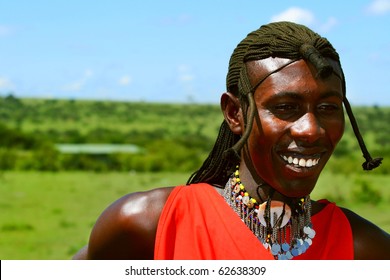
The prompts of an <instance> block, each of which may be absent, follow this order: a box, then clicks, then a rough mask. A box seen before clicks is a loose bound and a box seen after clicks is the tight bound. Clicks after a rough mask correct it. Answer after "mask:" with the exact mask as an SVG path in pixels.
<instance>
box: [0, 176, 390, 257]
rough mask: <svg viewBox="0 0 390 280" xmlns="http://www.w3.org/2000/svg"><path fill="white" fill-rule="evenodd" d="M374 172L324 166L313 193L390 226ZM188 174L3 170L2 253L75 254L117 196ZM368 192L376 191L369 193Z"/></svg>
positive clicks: (385, 193) (381, 183)
mask: <svg viewBox="0 0 390 280" xmlns="http://www.w3.org/2000/svg"><path fill="white" fill-rule="evenodd" d="M371 174H373V173H371ZM371 174H369V173H367V174H364V175H355V174H353V175H350V176H348V177H347V176H344V175H337V176H336V175H334V174H330V173H327V172H324V173H323V175H322V177H321V178H320V181H319V183H318V185H317V187H316V189H315V191H314V192H313V195H312V197H313V198H314V199H318V198H322V197H324V196H325V197H328V198H329V199H330V200H336V201H337V202H338V203H340V204H341V205H344V206H347V207H349V208H351V209H352V210H354V211H355V212H357V213H359V214H360V215H362V216H363V217H365V218H367V219H369V220H371V221H373V222H375V223H377V224H378V225H380V226H381V227H382V228H383V229H385V230H386V231H390V217H389V212H390V206H389V205H390V203H389V202H390V188H389V187H388V185H389V183H390V178H389V177H388V176H385V175H371ZM188 175H189V174H183V173H93V172H59V173H50V172H47V173H39V172H17V171H12V172H11V171H10V172H3V173H0V259H3V260H4V259H19V260H32V259H36V260H58V259H60V260H62V259H70V258H71V257H72V255H73V254H74V253H75V252H76V251H77V250H78V249H79V248H81V247H82V246H83V245H85V244H86V242H87V241H88V236H89V233H90V230H91V228H92V226H93V224H94V222H95V220H96V218H97V217H98V215H99V214H100V213H101V212H102V211H103V210H104V209H105V208H106V207H107V206H108V205H109V204H110V203H111V202H113V201H114V200H116V199H118V198H119V197H120V196H122V195H124V194H127V193H129V192H134V191H141V190H146V189H150V188H154V187H161V186H169V185H177V184H181V183H183V182H186V180H187V177H188ZM367 182H369V184H368V188H367V186H366V185H367V184H366V183H367ZM364 186H366V188H365V187H364ZM361 188H365V189H364V190H365V192H362V191H361V190H360V189H361ZM366 192H368V194H370V195H369V196H366V197H365V196H364V193H366ZM372 197H373V198H374V199H372Z"/></svg>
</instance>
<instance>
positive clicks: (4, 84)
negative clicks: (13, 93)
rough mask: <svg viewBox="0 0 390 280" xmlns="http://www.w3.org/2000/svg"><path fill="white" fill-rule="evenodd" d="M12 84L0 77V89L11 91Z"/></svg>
mask: <svg viewBox="0 0 390 280" xmlns="http://www.w3.org/2000/svg"><path fill="white" fill-rule="evenodd" d="M13 88H14V85H13V83H12V82H11V81H10V80H9V79H8V78H6V77H0V89H7V90H10V89H13Z"/></svg>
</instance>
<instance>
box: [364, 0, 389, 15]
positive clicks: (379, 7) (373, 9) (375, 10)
mask: <svg viewBox="0 0 390 280" xmlns="http://www.w3.org/2000/svg"><path fill="white" fill-rule="evenodd" d="M367 11H368V12H369V13H370V14H374V15H383V14H386V13H388V12H390V0H374V1H373V2H371V4H370V5H369V6H368V8H367Z"/></svg>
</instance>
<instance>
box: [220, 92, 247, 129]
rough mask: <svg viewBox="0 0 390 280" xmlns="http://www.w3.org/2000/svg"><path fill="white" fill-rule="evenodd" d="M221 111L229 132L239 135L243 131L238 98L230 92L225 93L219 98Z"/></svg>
mask: <svg viewBox="0 0 390 280" xmlns="http://www.w3.org/2000/svg"><path fill="white" fill-rule="evenodd" d="M221 109H222V112H223V116H224V118H225V121H226V123H227V124H228V125H229V127H230V130H231V131H232V132H233V133H234V134H238V135H241V134H242V132H243V131H244V130H243V127H244V126H243V124H244V119H243V117H242V110H241V104H240V101H239V100H238V98H237V97H236V96H235V95H234V94H232V93H230V92H225V93H224V94H222V96H221Z"/></svg>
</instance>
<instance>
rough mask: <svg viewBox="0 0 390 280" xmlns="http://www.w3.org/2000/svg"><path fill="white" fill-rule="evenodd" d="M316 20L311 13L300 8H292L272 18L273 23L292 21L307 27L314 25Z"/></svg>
mask: <svg viewBox="0 0 390 280" xmlns="http://www.w3.org/2000/svg"><path fill="white" fill-rule="evenodd" d="M314 20H315V17H314V15H313V13H312V12H311V11H309V10H305V9H302V8H298V7H291V8H289V9H287V10H285V11H284V12H281V13H280V14H277V15H274V16H273V17H272V18H271V21H292V22H296V23H300V24H306V25H309V24H312V23H313V22H314Z"/></svg>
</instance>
